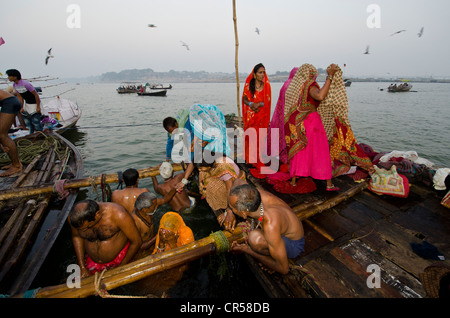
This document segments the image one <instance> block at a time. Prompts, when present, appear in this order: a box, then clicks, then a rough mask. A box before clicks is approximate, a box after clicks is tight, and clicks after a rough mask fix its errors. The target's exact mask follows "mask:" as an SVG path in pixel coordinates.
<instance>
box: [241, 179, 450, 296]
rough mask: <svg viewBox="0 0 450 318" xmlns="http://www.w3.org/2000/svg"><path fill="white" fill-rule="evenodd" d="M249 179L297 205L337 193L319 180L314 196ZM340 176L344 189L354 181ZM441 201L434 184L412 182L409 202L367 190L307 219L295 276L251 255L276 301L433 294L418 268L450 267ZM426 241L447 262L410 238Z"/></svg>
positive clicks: (449, 234)
mask: <svg viewBox="0 0 450 318" xmlns="http://www.w3.org/2000/svg"><path fill="white" fill-rule="evenodd" d="M249 179H250V181H251V182H252V183H254V184H255V185H257V186H259V187H262V188H263V189H265V190H267V191H270V192H272V193H274V194H276V195H277V196H279V197H281V198H282V199H283V200H284V201H286V202H287V203H288V204H289V205H290V206H291V207H294V206H296V205H298V204H300V203H302V202H305V201H312V200H318V199H320V200H325V199H328V198H330V197H332V196H333V195H335V194H330V193H327V192H326V191H324V187H325V185H324V184H321V182H320V181H319V182H316V183H317V186H318V189H317V190H316V191H315V192H313V193H312V194H295V195H292V194H280V193H277V192H276V191H274V190H273V188H272V186H271V185H270V184H268V183H266V182H265V180H261V179H255V178H253V177H250V178H249ZM334 181H335V184H336V185H338V186H339V187H340V188H341V191H345V190H347V189H349V188H350V187H353V186H354V185H355V182H354V181H353V180H352V179H351V178H349V177H346V176H343V177H339V178H337V179H336V180H334ZM440 200H441V198H440V197H439V196H438V195H437V193H436V192H435V191H434V190H433V189H432V188H426V187H423V186H420V185H411V188H410V194H409V196H408V198H406V199H403V198H394V197H389V196H379V195H376V194H374V193H372V192H371V191H369V190H364V191H363V192H360V193H358V194H357V195H355V196H354V197H352V198H350V199H347V200H346V201H344V202H342V203H340V204H339V205H337V206H335V207H334V208H331V209H329V210H326V211H324V212H322V213H320V214H317V215H315V216H313V217H311V218H309V219H308V220H305V221H303V225H304V228H305V240H306V245H305V249H306V250H305V253H303V254H302V255H300V257H298V258H297V259H294V260H293V261H292V266H294V267H295V266H296V267H297V268H298V269H294V270H291V272H290V273H289V274H288V275H284V276H283V275H279V274H278V273H273V274H269V273H267V272H266V271H263V270H261V268H260V266H259V265H258V264H256V263H255V261H254V260H253V258H251V257H248V256H247V257H246V259H247V261H248V263H249V266H250V268H251V269H252V271H253V272H254V273H255V276H256V277H257V279H258V280H259V281H260V283H261V285H262V286H263V288H264V289H265V291H266V293H267V294H268V295H269V296H270V297H274V298H298V297H324V298H419V297H426V296H427V294H426V291H425V290H424V288H423V286H422V284H421V282H420V279H419V273H422V272H423V271H424V269H425V268H426V267H427V266H429V265H432V264H434V263H436V262H440V263H441V264H446V265H450V261H449V260H450V211H449V210H448V209H447V208H445V207H443V206H442V205H440ZM423 241H427V242H428V243H430V244H433V245H434V246H436V247H437V248H438V249H439V251H440V252H442V254H443V255H444V257H445V260H444V261H436V260H430V259H424V258H422V257H421V256H419V255H417V254H416V253H414V252H413V250H412V248H411V245H410V243H418V244H422V242H423ZM371 265H372V266H373V265H376V266H377V268H379V270H380V286H379V288H376V287H378V286H376V287H374V288H371V287H373V283H374V282H376V280H374V279H373V275H372V274H373V270H371V269H370V267H369V266H371ZM371 275H372V276H371ZM368 282H369V283H368Z"/></svg>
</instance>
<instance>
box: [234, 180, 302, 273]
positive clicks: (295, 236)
mask: <svg viewBox="0 0 450 318" xmlns="http://www.w3.org/2000/svg"><path fill="white" fill-rule="evenodd" d="M229 203H230V208H231V209H232V211H233V213H235V214H236V215H238V216H240V217H242V218H244V219H247V218H249V217H250V218H252V219H253V222H255V223H256V222H257V224H256V226H255V228H254V229H253V230H252V231H251V232H250V233H249V236H248V245H247V244H238V243H236V242H233V243H232V245H231V251H235V252H244V253H247V254H249V255H251V256H253V257H254V258H255V259H256V260H258V261H259V262H260V263H261V264H263V265H264V266H265V267H267V268H269V269H270V270H274V271H277V272H279V273H281V274H287V273H288V272H289V262H288V258H295V257H297V256H298V255H299V254H300V253H301V252H303V251H304V244H305V238H304V232H303V226H302V223H301V222H300V220H299V219H298V217H297V216H296V215H295V213H294V212H293V211H292V209H291V208H290V207H289V206H288V205H287V204H286V203H285V202H284V201H283V200H281V199H280V198H278V197H276V196H275V195H273V194H271V193H269V192H267V191H264V190H260V189H257V188H256V187H255V186H253V185H250V184H247V183H244V182H243V181H242V180H239V179H237V180H236V181H235V182H234V184H233V188H232V189H231V191H230V195H229ZM258 227H260V228H258Z"/></svg>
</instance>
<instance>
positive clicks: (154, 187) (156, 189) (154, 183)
mask: <svg viewBox="0 0 450 318" xmlns="http://www.w3.org/2000/svg"><path fill="white" fill-rule="evenodd" d="M152 182H153V189H154V190H155V192H156V193H159V194H162V193H161V190H160V188H159V183H158V179H156V177H155V176H152Z"/></svg>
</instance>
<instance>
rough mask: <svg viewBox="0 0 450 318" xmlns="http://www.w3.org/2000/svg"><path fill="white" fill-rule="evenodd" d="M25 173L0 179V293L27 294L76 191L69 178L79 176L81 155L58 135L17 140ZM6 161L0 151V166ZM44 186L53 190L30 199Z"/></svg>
mask: <svg viewBox="0 0 450 318" xmlns="http://www.w3.org/2000/svg"><path fill="white" fill-rule="evenodd" d="M16 143H17V147H18V152H19V157H20V160H21V162H22V165H23V168H24V169H23V171H22V172H20V173H17V174H15V175H12V176H10V177H2V178H0V294H3V295H14V294H16V293H22V292H26V291H27V290H28V288H29V287H30V285H31V284H32V282H33V279H34V278H35V276H36V275H37V273H38V271H39V270H40V268H41V266H42V264H43V263H44V260H45V259H46V257H47V254H48V253H49V252H50V249H51V248H52V246H53V243H54V242H55V240H56V238H57V236H58V234H59V232H60V230H61V228H62V226H63V224H64V223H65V222H66V219H67V216H68V213H69V211H70V209H71V208H72V206H73V204H74V202H75V200H76V198H77V195H78V189H71V190H69V191H64V188H63V187H61V185H62V184H64V183H65V182H66V181H67V180H69V179H73V178H80V177H81V176H82V174H83V161H82V156H81V153H80V152H79V151H78V150H77V148H75V146H74V145H73V144H72V143H70V142H69V141H68V140H67V139H65V138H64V137H62V136H60V135H59V134H56V133H52V132H47V133H42V132H36V133H34V134H31V135H27V136H23V137H21V138H18V139H16ZM8 163H9V157H8V156H7V155H6V153H4V152H0V165H1V167H2V168H3V167H4V166H5V165H7V164H8ZM45 185H48V186H50V187H52V189H53V191H51V192H49V193H45V194H35V195H32V194H31V193H33V191H35V190H36V189H38V188H40V187H42V186H45Z"/></svg>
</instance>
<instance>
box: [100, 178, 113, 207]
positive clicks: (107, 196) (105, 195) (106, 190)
mask: <svg viewBox="0 0 450 318" xmlns="http://www.w3.org/2000/svg"><path fill="white" fill-rule="evenodd" d="M101 189H102V200H103V202H111V195H112V191H111V187H110V186H109V184H108V183H106V175H104V174H102V176H101Z"/></svg>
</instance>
